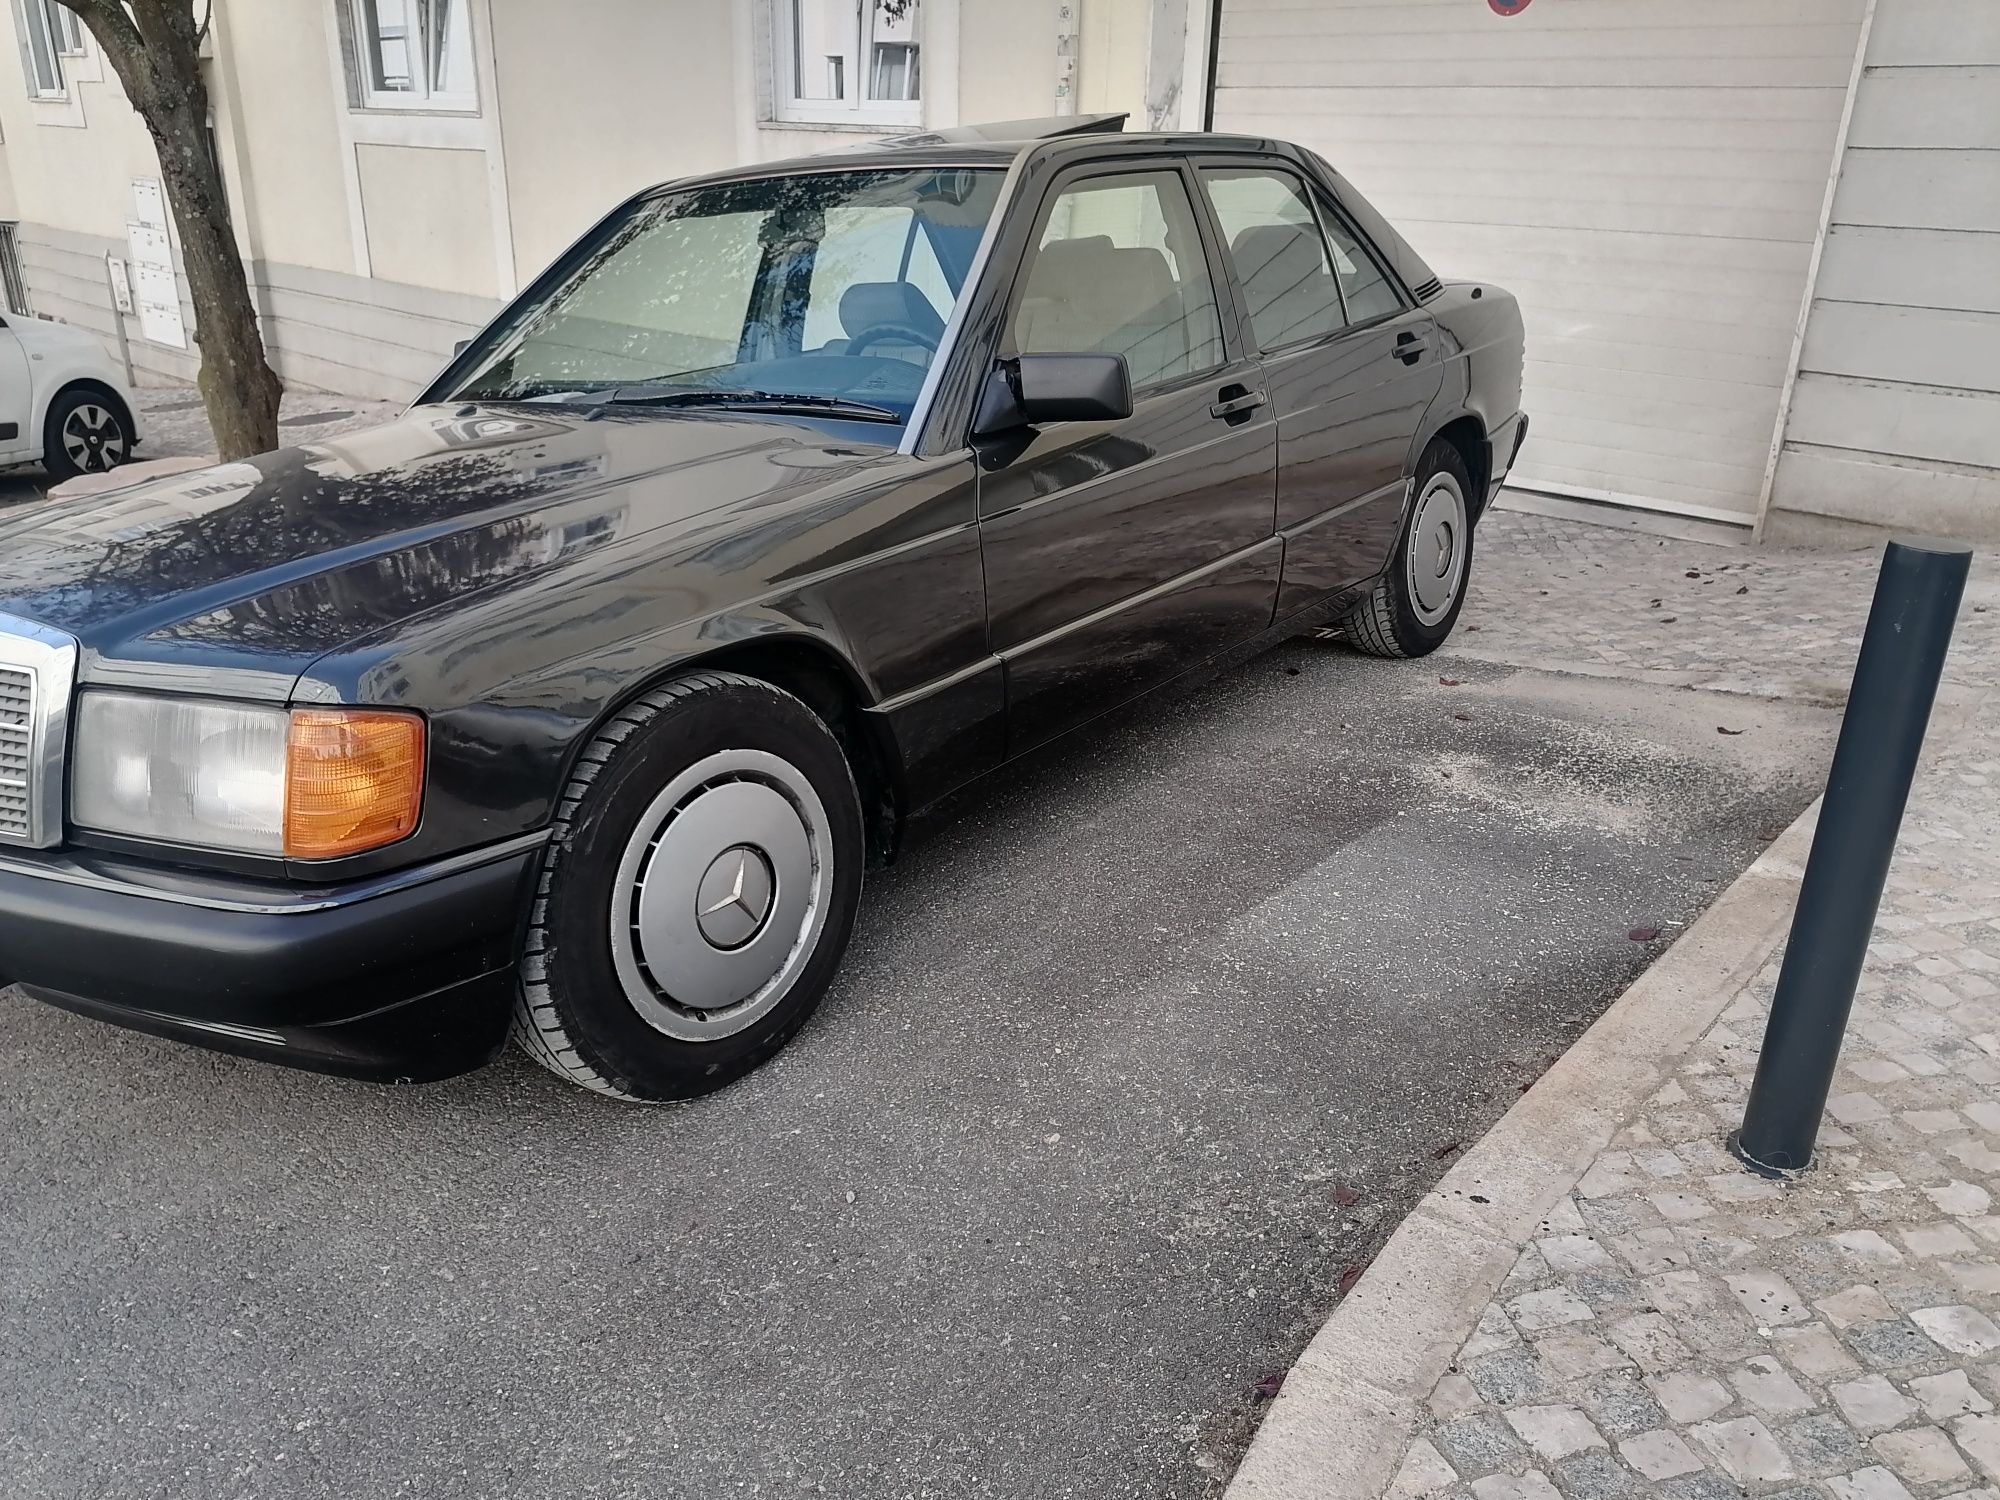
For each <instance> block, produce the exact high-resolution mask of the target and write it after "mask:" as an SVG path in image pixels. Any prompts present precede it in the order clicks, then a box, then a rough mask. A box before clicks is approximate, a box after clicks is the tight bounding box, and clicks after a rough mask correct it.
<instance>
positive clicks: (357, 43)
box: [353, 0, 479, 110]
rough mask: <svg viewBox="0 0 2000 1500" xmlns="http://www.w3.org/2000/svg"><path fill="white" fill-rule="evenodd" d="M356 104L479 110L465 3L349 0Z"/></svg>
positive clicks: (452, 0)
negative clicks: (356, 79)
mask: <svg viewBox="0 0 2000 1500" xmlns="http://www.w3.org/2000/svg"><path fill="white" fill-rule="evenodd" d="M353 6H354V12H353V14H354V52H355V64H356V72H357V74H358V75H359V80H360V85H361V87H360V93H361V103H363V104H365V105H367V106H369V107H371V108H375V109H455V110H471V109H477V108H478V107H479V88H478V85H477V83H476V82H475V81H474V79H473V63H472V18H471V16H470V15H469V14H468V12H469V10H470V5H469V0H353Z"/></svg>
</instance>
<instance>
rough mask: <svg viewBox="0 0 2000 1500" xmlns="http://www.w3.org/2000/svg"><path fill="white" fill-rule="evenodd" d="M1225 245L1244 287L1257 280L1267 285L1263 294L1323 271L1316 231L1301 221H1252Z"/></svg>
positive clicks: (1263, 285)
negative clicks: (1284, 222)
mask: <svg viewBox="0 0 2000 1500" xmlns="http://www.w3.org/2000/svg"><path fill="white" fill-rule="evenodd" d="M1229 249H1230V254H1231V256H1232V258H1233V259H1234V260H1235V262H1236V271H1237V274H1238V275H1239V276H1241V277H1242V278H1243V281H1244V283H1245V285H1246V287H1247V286H1249V285H1250V284H1251V283H1257V284H1258V285H1260V286H1262V287H1267V288H1269V291H1268V292H1267V295H1275V294H1277V293H1279V292H1283V291H1285V290H1288V289H1290V288H1292V287H1294V286H1297V285H1298V284H1300V283H1301V282H1304V281H1308V280H1310V279H1311V278H1312V277H1313V276H1314V275H1315V274H1323V273H1324V272H1325V271H1326V252H1325V250H1324V249H1323V248H1322V246H1321V243H1320V237H1319V233H1318V231H1317V230H1313V229H1308V228H1307V227H1306V226H1304V225H1302V224H1253V225H1251V226H1250V227H1249V228H1248V229H1246V230H1244V231H1243V232H1242V233H1241V234H1239V235H1237V236H1236V238H1235V240H1234V241H1232V242H1231V244H1230V247H1229Z"/></svg>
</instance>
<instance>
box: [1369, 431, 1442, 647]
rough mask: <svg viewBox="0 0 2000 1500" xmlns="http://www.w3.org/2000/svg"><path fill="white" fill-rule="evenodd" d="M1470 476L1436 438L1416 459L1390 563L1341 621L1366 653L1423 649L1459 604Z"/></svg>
mask: <svg viewBox="0 0 2000 1500" xmlns="http://www.w3.org/2000/svg"><path fill="white" fill-rule="evenodd" d="M1471 493H1472V476H1471V475H1470V474H1469V473H1467V472H1466V467H1465V457H1464V455H1463V454H1461V453H1460V452H1459V451H1458V449H1456V448H1454V447H1453V446H1452V445H1451V444H1450V443H1447V442H1445V441H1444V440H1443V439H1442V438H1439V439H1437V440H1435V441H1434V442H1432V443H1431V445H1430V446H1429V447H1428V448H1426V449H1425V450H1424V456H1423V458H1422V460H1421V461H1420V462H1419V463H1418V465H1417V479H1416V484H1415V496H1416V498H1415V499H1414V500H1413V501H1412V503H1411V505H1410V513H1409V516H1408V517H1407V518H1406V519H1405V521H1404V523H1403V532H1402V535H1401V536H1400V537H1398V538H1397V541H1396V553H1395V556H1394V557H1393V558H1391V559H1390V562H1389V567H1388V570H1387V571H1386V572H1384V573H1383V575H1382V576H1381V577H1380V578H1379V579H1377V580H1376V582H1375V586H1374V587H1373V588H1372V589H1370V590H1369V592H1368V593H1367V594H1366V595H1365V596H1364V597H1363V598H1362V600H1361V602H1360V603H1359V604H1356V605H1355V606H1354V607H1353V609H1351V610H1349V611H1348V613H1347V615H1346V617H1345V618H1343V619H1342V620H1341V622H1340V628H1341V632H1342V633H1343V634H1344V635H1345V636H1346V637H1347V641H1348V644H1349V645H1351V646H1353V647H1354V648H1355V650H1357V651H1365V652H1367V653H1368V654H1369V655H1370V656H1428V655H1429V654H1430V653H1431V652H1433V651H1435V650H1437V648H1438V647H1439V646H1442V645H1443V644H1444V642H1445V638H1446V637H1447V636H1449V635H1450V634H1451V628H1452V626H1454V625H1456V624H1457V623H1458V613H1459V611H1460V610H1461V609H1463V608H1464V607H1465V585H1466V581H1467V579H1469V578H1470V577H1471V574H1472V508H1471V506H1470V505H1469V504H1468V503H1467V499H1466V497H1467V496H1468V495H1470V494H1471Z"/></svg>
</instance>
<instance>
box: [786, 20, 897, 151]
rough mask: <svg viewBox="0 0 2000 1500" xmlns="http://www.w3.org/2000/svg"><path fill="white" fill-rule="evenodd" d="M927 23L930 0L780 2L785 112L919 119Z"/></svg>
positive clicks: (839, 119)
mask: <svg viewBox="0 0 2000 1500" xmlns="http://www.w3.org/2000/svg"><path fill="white" fill-rule="evenodd" d="M922 25H923V0H773V4H772V11H771V34H772V40H773V42H774V44H775V46H774V51H775V54H776V55H775V56H774V58H773V60H772V61H773V68H772V76H773V77H774V79H775V80H776V82H777V88H776V90H775V92H776V96H777V97H776V100H775V103H776V105H777V112H778V117H779V118H780V119H785V120H801V121H819V122H824V123H829V124H841V123H848V122H853V123H859V124H884V125H893V124H917V123H919V122H920V121H921V120H922V118H923V102H922V101H923V39H922Z"/></svg>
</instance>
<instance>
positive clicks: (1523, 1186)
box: [1226, 704, 1945, 1500]
mask: <svg viewBox="0 0 2000 1500" xmlns="http://www.w3.org/2000/svg"><path fill="white" fill-rule="evenodd" d="M1940 706H1941V707H1942V706H1943V705H1942V704H1941V705H1940ZM1944 727H1945V726H1944V725H1937V726H1934V728H1936V729H1942V728H1944ZM1941 738H1943V736H1942V735H1939V734H1936V733H1934V734H1933V741H1934V742H1935V741H1936V740H1938V739H1941ZM1818 816H1819V803H1818V802H1817V801H1815V802H1814V803H1813V805H1812V806H1811V807H1809V808H1807V809H1806V811H1805V812H1804V813H1802V814H1800V816H1799V818H1798V819H1797V821H1795V822H1794V823H1793V824H1792V826H1791V827H1789V828H1787V829H1786V830H1785V832H1784V833H1783V834H1782V835H1780V836H1779V838H1778V839H1777V840H1776V841H1775V842H1774V843H1773V844H1772V845H1771V846H1770V847H1769V848H1768V849H1766V850H1765V851H1764V853H1763V855H1762V856H1761V857H1760V858H1759V859H1758V860H1757V861H1756V862H1755V863H1754V864H1752V865H1751V866H1750V868H1749V869H1747V870H1745V871H1744V872H1743V874H1742V875H1740V876H1739V877H1737V879H1736V881H1735V883H1734V884H1732V885H1731V886H1730V887H1729V888H1728V889H1727V890H1725V891H1724V892H1723V893H1722V894H1721V895H1720V896H1719V897H1717V898H1716V900H1715V902H1714V904H1713V905H1711V906H1710V907H1709V909H1708V910H1707V911H1706V912H1704V913H1703V914H1702V915H1701V917H1700V918H1699V919H1698V920H1696V922H1695V923H1694V925H1693V926H1691V927H1689V928H1688V930H1687V932H1686V933H1685V934H1683V935H1682V937H1681V938H1680V940H1679V941H1678V942H1676V943H1675V944H1674V945H1673V946H1672V947H1671V948H1669V949H1668V950H1667V951H1666V952H1665V953H1664V954H1662V955H1661V957H1660V959H1659V961H1658V962H1656V963H1655V964H1654V965H1653V966H1652V967H1651V968H1649V969H1647V970H1646V972H1645V973H1643V974H1641V975H1640V976H1639V977H1638V979H1637V980H1635V981H1634V982H1633V984H1632V986H1631V988H1629V989H1627V990H1626V991H1625V993H1624V994H1623V995H1621V996H1620V997H1619V998H1618V999H1617V1000H1616V1001H1615V1002H1613V1004H1612V1006H1611V1008H1610V1009H1609V1010H1607V1011H1606V1012H1605V1013H1604V1014H1603V1015H1602V1016H1600V1017H1599V1018H1598V1020H1597V1022H1596V1024H1594V1025H1593V1026H1592V1027H1591V1028H1590V1029H1589V1030H1588V1031H1586V1032H1585V1033H1584V1034H1583V1036H1582V1037H1581V1038H1579V1039H1578V1040H1577V1042H1576V1044H1575V1045H1574V1046H1572V1047H1571V1048H1570V1049H1569V1051H1567V1052H1565V1053H1564V1054H1563V1056H1562V1058H1561V1059H1560V1060H1559V1061H1558V1062H1557V1063H1556V1064H1555V1066H1553V1067H1552V1068H1550V1069H1549V1071H1548V1072H1546V1073H1544V1074H1543V1075H1542V1077H1541V1078H1540V1079H1539V1080H1538V1081H1537V1082H1536V1084H1535V1086H1534V1087H1533V1088H1531V1089H1529V1090H1528V1092H1527V1093H1526V1094H1524V1095H1523V1096H1522V1097H1521V1100H1520V1102H1519V1103H1517V1104H1516V1105H1515V1106H1514V1107H1513V1108H1512V1109H1510V1110H1508V1111H1507V1113H1506V1114H1505V1115H1503V1116H1502V1117H1501V1119H1500V1121H1499V1122H1498V1123H1497V1124H1496V1125H1494V1127H1493V1128H1492V1129H1491V1130H1490V1131H1488V1132H1487V1133H1486V1135H1485V1136H1483V1137H1482V1138H1481V1139H1480V1140H1479V1142H1478V1143H1477V1144H1476V1145H1474V1146H1473V1147H1472V1149H1471V1150H1469V1151H1468V1152H1466V1154H1465V1155H1464V1156H1463V1157H1461V1158H1460V1159H1459V1161H1458V1163H1457V1165H1455V1166H1454V1167H1453V1168H1452V1169H1451V1170H1450V1171H1449V1172H1447V1173H1446V1174H1445V1175H1444V1177H1443V1179H1442V1180H1441V1181H1439V1183H1438V1184H1437V1186H1436V1187H1435V1188H1433V1189H1432V1190H1431V1191H1430V1193H1429V1194H1428V1195H1426V1196H1425V1198H1424V1199H1423V1201H1422V1202H1421V1203H1420V1204H1418V1205H1417V1207H1416V1208H1414V1209H1413V1210H1411V1212H1410V1215H1409V1217H1407V1218H1406V1219H1404V1220H1403V1222H1402V1223H1401V1224H1400V1225H1399V1226H1398V1227H1397V1229H1396V1232H1395V1233H1394V1234H1393V1235H1391V1236H1390V1237H1389V1242H1388V1243H1387V1244H1386V1245H1384V1246H1383V1247H1382V1251H1381V1253H1380V1254H1379V1255H1377V1256H1376V1257H1375V1260H1374V1261H1373V1263H1372V1264H1371V1265H1370V1266H1369V1268H1368V1271H1367V1273H1366V1274H1365V1275H1364V1276H1362V1278H1361V1280H1360V1281H1359V1282H1357V1283H1356V1284H1355V1287H1354V1289H1353V1291H1351V1292H1350V1293H1348V1295H1347V1296H1346V1297H1344V1298H1342V1299H1341V1302H1340V1304H1339V1306H1337V1307H1336V1308H1335V1309H1334V1311H1333V1314H1332V1316H1331V1317H1329V1318H1328V1319H1327V1321H1326V1323H1325V1325H1324V1326H1323V1327H1322V1328H1321V1329H1320V1331H1319V1333H1318V1334H1317V1335H1316V1336H1315V1337H1314V1338H1313V1341H1312V1342H1311V1343H1310V1344H1308V1345H1307V1346H1306V1350H1305V1353H1303V1354H1302V1355H1300V1356H1299V1360H1298V1363H1297V1364H1296V1365H1294V1366H1293V1367H1292V1370H1291V1373H1290V1374H1289V1375H1287V1376H1286V1377H1285V1384H1284V1389H1283V1390H1282V1391H1280V1392H1279V1394H1278V1398H1277V1400H1276V1401H1275V1402H1274V1403H1273V1404H1272V1407H1271V1410H1270V1411H1269V1413H1268V1414H1267V1415H1266V1416H1265V1419H1264V1424H1263V1426H1262V1427H1261V1428H1259V1429H1258V1432H1257V1437H1256V1440H1255V1441H1254V1442H1253V1443H1252V1444H1251V1446H1250V1451H1249V1453H1248V1454H1246V1455H1245V1456H1244V1460H1243V1463H1242V1465H1241V1466H1240V1467H1239V1468H1238V1469H1237V1471H1236V1475H1235V1478H1233V1479H1232V1480H1231V1481H1230V1484H1229V1488H1228V1490H1227V1492H1226V1500H1379V1497H1380V1496H1381V1495H1382V1494H1383V1492H1384V1491H1385V1490H1387V1489H1388V1487H1389V1484H1390V1481H1391V1480H1392V1479H1393V1478H1394V1477H1395V1472H1396V1467H1397V1465H1398V1464H1400V1463H1401V1462H1402V1458H1403V1454H1404V1452H1405V1450H1406V1449H1407V1448H1408V1446H1409V1442H1410V1439H1411V1438H1412V1437H1413V1436H1414V1435H1415V1433H1416V1430H1417V1422H1418V1418H1419V1415H1420V1413H1421V1411H1422V1409H1423V1403H1424V1401H1425V1400H1426V1398H1428V1397H1429V1395H1430V1393H1431V1390H1432V1388H1433V1387H1434V1386H1435V1385H1436V1384H1437V1382H1438V1380H1439V1378H1440V1377H1441V1376H1443V1375H1444V1373H1445V1371H1446V1369H1447V1368H1448V1367H1449V1366H1450V1363H1451V1361H1452V1359H1453V1357H1454V1356H1455V1355H1456V1354H1457V1353H1458V1351H1459V1349H1460V1348H1461V1347H1462V1346H1463V1345H1464V1343H1465V1340H1466V1338H1467V1337H1468V1336H1469V1335H1470V1333H1471V1331H1472V1327H1473V1324H1474V1323H1475V1322H1476V1321H1477V1320H1478V1317H1479V1314H1480V1312H1481V1310H1482V1309H1484V1308H1485V1306H1486V1304H1487V1303H1488V1302H1490V1301H1491V1300H1492V1298H1493V1294H1494V1292H1495V1291H1496V1290H1497V1289H1498V1288H1499V1286H1500V1283H1501V1281H1502V1280H1503V1279H1504V1278H1505V1277H1506V1275H1507V1272H1508V1271H1509V1269H1511V1268H1512V1266H1513V1264H1514V1261H1515V1259H1516V1257H1517V1256H1518V1255H1519V1254H1520V1251H1521V1246H1522V1245H1523V1244H1525V1243H1526V1242H1527V1241H1528V1240H1529V1239H1530V1238H1531V1237H1532V1236H1533V1234H1534V1232H1535V1229H1536V1228H1537V1226H1538V1225H1540V1223H1541V1221H1542V1219H1543V1218H1544V1217H1545V1216H1546V1215H1547V1214H1548V1212H1549V1211H1550V1210H1551V1209H1552V1208H1554V1207H1555V1205H1556V1204H1557V1203H1558V1202H1560V1201H1561V1199H1562V1198H1563V1196H1564V1195H1565V1194H1567V1193H1568V1192H1569V1190H1570V1189H1571V1188H1572V1187H1574V1186H1575V1185H1576V1182H1577V1180H1578V1179H1579V1178H1580V1177H1582V1175H1583V1174H1584V1172H1586V1171H1587V1170H1589V1167H1590V1164H1591V1163H1592V1162H1593V1161H1595V1160H1596V1159H1597V1156H1598V1154H1599V1153H1600V1152H1602V1151H1604V1150H1605V1149H1606V1148H1607V1147H1608V1146H1609V1145H1610V1144H1611V1138H1612V1136H1613V1135H1614V1134H1615V1133H1616V1131H1617V1130H1618V1128H1619V1126H1620V1125H1621V1124H1622V1123H1623V1122H1624V1121H1625V1120H1626V1119H1627V1118H1628V1117H1629V1116H1630V1115H1631V1114H1632V1113H1633V1112H1634V1111H1635V1110H1636V1109H1637V1108H1638V1107H1639V1106H1640V1105H1641V1104H1643V1103H1644V1102H1645V1100H1646V1099H1647V1098H1648V1097H1649V1096H1650V1095H1651V1094H1652V1093H1653V1091H1654V1090H1655V1089H1657V1088H1659V1087H1660V1085H1661V1084H1662V1083H1664V1082H1665V1081H1666V1079H1667V1078H1668V1076H1669V1075H1670V1074H1671V1073H1672V1071H1673V1069H1674V1067H1675V1066H1676V1065H1677V1064H1678V1062H1679V1060H1680V1058H1681V1055H1682V1054H1683V1053H1684V1052H1686V1051H1687V1049H1688V1048H1689V1047H1691V1046H1692V1045H1693V1044H1694V1043H1695V1042H1696V1041H1697V1040H1698V1039H1699V1038H1700V1037H1701V1036H1702V1034H1703V1033H1704V1032H1706V1031H1707V1030H1708V1028H1709V1026H1710V1025H1711V1024H1713V1023H1714V1021H1715V1019H1716V1018H1717V1017H1718V1016H1720V1015H1721V1014H1722V1012H1723V1010H1724V1009H1725V1008H1726V1007H1727V1006H1728V1005H1729V1003H1730V1001H1732V1000H1734V999H1735V998H1736V996H1737V994H1738V993H1739V992H1740V991H1741V990H1742V988H1743V987H1744V986H1745V985H1746V984H1748V983H1750V982H1751V980H1753V979H1754V978H1755V977H1756V975H1757V973H1758V971H1759V970H1760V969H1762V968H1763V966H1764V964H1765V962H1766V961H1767V960H1768V959H1769V958H1770V957H1771V955H1772V954H1773V953H1774V952H1775V951H1776V950H1777V948H1778V946H1779V944H1781V943H1782V942H1783V941H1784V938H1785V933H1786V929H1787V926H1788V924H1789V922H1790V919H1791V914H1792V908H1793V906H1794V904H1795V902H1796V900H1797V897H1798V885H1799V877H1800V876H1801V874H1803V872H1804V869H1805V860H1806V855H1807V853H1808V852H1809V851H1810V849H1811V847H1812V834H1813V828H1814V826H1815V824H1816V822H1817V820H1818Z"/></svg>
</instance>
